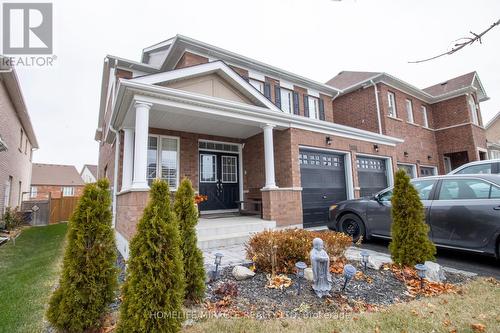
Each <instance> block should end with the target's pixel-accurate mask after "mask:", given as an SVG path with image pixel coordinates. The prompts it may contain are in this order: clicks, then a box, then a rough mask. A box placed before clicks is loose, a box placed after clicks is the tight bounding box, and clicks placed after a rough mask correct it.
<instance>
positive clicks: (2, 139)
mask: <svg viewBox="0 0 500 333" xmlns="http://www.w3.org/2000/svg"><path fill="white" fill-rule="evenodd" d="M37 148H38V142H37V139H36V136H35V131H34V130H33V126H32V124H31V120H30V116H29V114H28V110H27V108H26V103H25V101H24V98H23V94H22V91H21V87H20V84H19V80H18V78H17V75H16V72H15V70H14V69H13V68H0V216H1V215H3V213H4V212H5V208H7V207H20V204H21V202H22V200H23V198H24V199H27V193H29V189H30V183H31V160H32V157H33V150H35V149H37Z"/></svg>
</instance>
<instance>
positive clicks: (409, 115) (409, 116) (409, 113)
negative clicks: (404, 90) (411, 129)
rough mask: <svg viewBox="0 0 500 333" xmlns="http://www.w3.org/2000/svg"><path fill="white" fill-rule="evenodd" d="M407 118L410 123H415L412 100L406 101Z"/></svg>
mask: <svg viewBox="0 0 500 333" xmlns="http://www.w3.org/2000/svg"><path fill="white" fill-rule="evenodd" d="M406 117H407V119H408V122H410V123H414V120H413V105H412V103H411V100H409V99H407V100H406Z"/></svg>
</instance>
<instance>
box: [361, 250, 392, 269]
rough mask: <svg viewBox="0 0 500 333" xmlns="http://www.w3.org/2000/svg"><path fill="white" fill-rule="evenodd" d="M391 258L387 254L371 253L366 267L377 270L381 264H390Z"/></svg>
mask: <svg viewBox="0 0 500 333" xmlns="http://www.w3.org/2000/svg"><path fill="white" fill-rule="evenodd" d="M391 263H392V259H391V257H389V256H387V255H379V254H375V255H374V254H371V255H370V257H368V265H367V266H368V267H370V268H373V269H376V270H379V269H380V267H382V265H383V264H391Z"/></svg>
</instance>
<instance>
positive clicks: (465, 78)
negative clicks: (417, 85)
mask: <svg viewBox="0 0 500 333" xmlns="http://www.w3.org/2000/svg"><path fill="white" fill-rule="evenodd" d="M474 75H476V72H470V73H467V74H464V75H460V76H457V77H455V78H453V79H449V80H448V81H445V82H442V83H438V84H435V85H433V86H430V87H427V88H425V89H422V90H423V91H425V92H426V93H428V94H431V95H432V96H439V95H443V94H446V93H449V92H452V91H456V90H459V89H462V88H466V87H470V86H471V85H472V84H473V82H472V81H473V80H474Z"/></svg>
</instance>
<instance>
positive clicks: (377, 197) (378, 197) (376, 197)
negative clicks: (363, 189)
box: [373, 194, 380, 202]
mask: <svg viewBox="0 0 500 333" xmlns="http://www.w3.org/2000/svg"><path fill="white" fill-rule="evenodd" d="M373 200H375V201H377V202H380V196H379V195H378V194H375V195H374V196H373Z"/></svg>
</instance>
